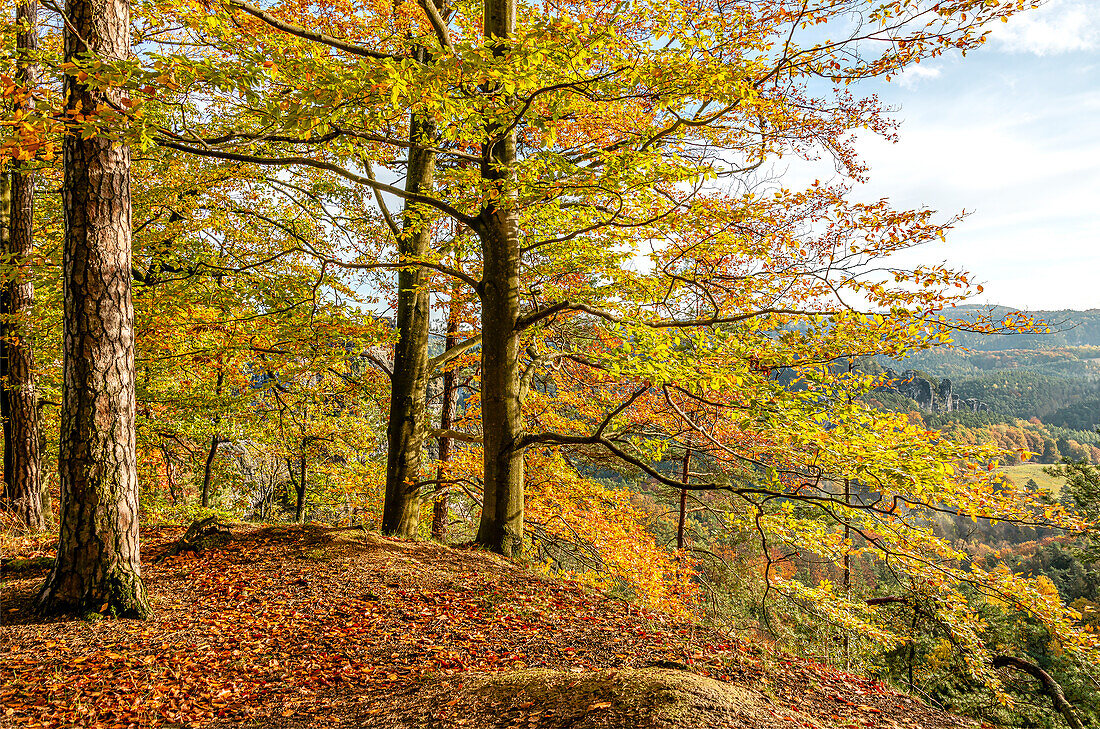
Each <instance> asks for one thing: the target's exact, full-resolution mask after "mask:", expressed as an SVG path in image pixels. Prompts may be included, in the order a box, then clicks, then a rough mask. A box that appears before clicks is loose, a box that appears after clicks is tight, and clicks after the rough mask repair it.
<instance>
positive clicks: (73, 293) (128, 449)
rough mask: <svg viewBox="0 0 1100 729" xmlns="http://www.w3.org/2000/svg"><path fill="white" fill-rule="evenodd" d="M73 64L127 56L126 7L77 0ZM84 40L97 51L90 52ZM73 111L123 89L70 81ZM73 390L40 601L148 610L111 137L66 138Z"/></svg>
mask: <svg viewBox="0 0 1100 729" xmlns="http://www.w3.org/2000/svg"><path fill="white" fill-rule="evenodd" d="M66 9H67V22H66V24H65V60H66V62H72V61H77V60H80V59H81V58H82V57H84V56H85V54H86V53H88V52H89V51H90V52H93V53H95V54H96V55H97V56H98V57H99V58H102V59H104V60H107V61H112V60H116V59H123V58H126V57H127V56H128V55H129V52H130V9H129V6H128V4H127V3H125V2H123V0H68V3H67V5H66ZM85 42H86V43H87V44H88V45H87V46H86V45H85ZM65 91H66V110H73V111H74V112H81V113H90V112H92V111H93V110H94V109H96V108H97V106H99V105H100V104H108V105H116V106H117V105H120V104H121V100H122V98H123V95H122V94H121V93H120V92H118V91H116V90H106V91H102V90H93V89H91V88H89V87H87V86H85V85H83V84H82V83H81V82H80V81H78V80H77V78H76V76H74V75H67V76H66V77H65ZM64 159H65V182H64V186H63V188H62V204H63V206H64V211H65V256H64V266H63V281H64V292H65V317H64V362H63V366H64V389H63V393H62V405H61V433H60V449H59V455H58V470H59V472H60V477H61V478H60V480H61V523H60V539H59V543H58V549H57V559H56V561H55V562H54V566H53V569H52V570H51V572H50V575H49V577H48V578H47V580H46V584H45V585H43V587H42V591H41V592H40V593H39V595H38V599H37V604H38V606H39V609H40V610H42V611H43V612H48V613H73V612H75V613H82V612H110V613H113V614H115V615H119V616H123V617H144V616H146V615H148V613H149V605H148V599H147V597H146V594H145V586H144V584H143V583H142V580H141V561H140V554H139V542H138V495H139V492H138V482H137V463H136V460H137V459H136V451H135V436H134V414H135V409H134V374H135V373H134V310H133V303H132V301H131V298H130V285H131V280H130V235H131V228H130V225H131V219H130V216H131V208H130V151H129V149H128V148H127V147H126V146H125V145H120V144H116V143H112V141H111V140H110V139H108V138H106V137H105V136H102V135H100V136H93V137H92V138H90V139H83V138H82V135H81V134H79V133H78V132H71V133H68V134H66V136H65V140H64Z"/></svg>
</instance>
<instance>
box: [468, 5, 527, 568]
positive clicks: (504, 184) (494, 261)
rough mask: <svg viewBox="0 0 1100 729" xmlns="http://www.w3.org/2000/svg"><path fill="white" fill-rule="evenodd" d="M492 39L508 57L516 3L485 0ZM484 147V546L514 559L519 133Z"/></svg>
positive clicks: (519, 486) (494, 131)
mask: <svg viewBox="0 0 1100 729" xmlns="http://www.w3.org/2000/svg"><path fill="white" fill-rule="evenodd" d="M484 12H485V17H484V32H485V38H486V39H487V40H488V41H489V42H490V43H493V44H494V45H495V46H496V52H497V53H498V54H503V53H505V52H506V50H505V45H506V43H507V42H508V40H509V39H510V38H511V37H512V36H513V35H514V34H515V28H516V3H515V0H485V5H484ZM487 131H488V134H487V140H488V141H486V143H485V144H483V145H482V153H481V158H482V159H481V176H482V179H484V180H486V181H487V182H488V183H489V184H490V185H493V186H496V187H497V188H498V189H499V191H500V194H499V196H498V197H496V198H494V199H491V200H490V201H489V203H488V204H486V205H485V207H484V208H482V210H481V212H480V213H479V214H478V221H477V222H478V228H479V230H478V235H479V237H480V239H481V251H482V261H483V271H484V273H483V277H482V283H481V292H480V293H481V333H482V334H481V336H482V341H481V416H482V430H483V437H484V451H485V456H484V458H485V460H484V464H485V477H484V478H485V495H484V503H483V505H482V510H481V522H480V524H479V525H478V530H477V543H478V544H479V545H481V546H483V547H485V548H487V549H489V550H492V551H494V552H499V553H500V554H504V555H507V556H518V555H519V554H520V553H521V552H522V550H523V485H524V484H523V479H524V472H523V471H524V464H523V451H522V449H521V448H519V447H517V445H518V443H519V439H520V437H521V436H522V434H523V413H522V410H521V408H520V366H519V333H518V332H517V331H516V324H517V322H518V321H519V263H520V250H519V214H518V211H517V208H516V194H515V190H514V189H513V186H512V184H511V182H512V179H513V175H514V167H515V163H516V133H515V130H514V129H500V128H497V127H495V126H493V127H490V128H489V129H488V130H487Z"/></svg>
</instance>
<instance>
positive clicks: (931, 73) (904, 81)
mask: <svg viewBox="0 0 1100 729" xmlns="http://www.w3.org/2000/svg"><path fill="white" fill-rule="evenodd" d="M939 75H940V68H939V66H929V65H927V64H925V65H923V66H916V65H914V66H907V67H906V69H905V70H904V71H902V72H901V73H900V74H898V75H897V76H895V77H894V78H893V79H892V80H893V82H894V83H896V84H898V85H899V86H903V87H905V88H907V89H911V88H913V87H914V86H916V85H917V84H919V83H920V82H921V81H924V80H926V79H932V78H939Z"/></svg>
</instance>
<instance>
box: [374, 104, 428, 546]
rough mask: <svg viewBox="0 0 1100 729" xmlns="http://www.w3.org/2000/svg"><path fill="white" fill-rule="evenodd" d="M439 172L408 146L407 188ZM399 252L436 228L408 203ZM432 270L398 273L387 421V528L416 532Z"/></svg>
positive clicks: (423, 137) (416, 133) (413, 249)
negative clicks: (430, 271) (395, 341)
mask: <svg viewBox="0 0 1100 729" xmlns="http://www.w3.org/2000/svg"><path fill="white" fill-rule="evenodd" d="M434 137H435V122H434V121H433V120H432V119H431V118H430V117H428V116H426V115H423V114H413V115H412V118H411V119H410V121H409V139H410V141H411V142H412V143H413V144H424V145H430V144H431V143H432V140H433V138H434ZM434 177H435V153H434V152H429V151H427V150H425V149H421V148H418V147H410V148H409V169H408V175H407V177H406V181H405V189H406V190H408V191H409V192H414V193H420V194H425V193H429V192H431V189H432V184H433V180H434ZM401 227H402V230H401V235H400V236H399V237H398V255H399V256H400V258H401V260H402V262H404V261H409V260H417V259H422V258H423V257H424V256H425V255H427V253H428V247H429V245H430V244H431V228H430V226H429V225H428V223H427V221H425V220H424V219H423V218H422V211H421V210H420V209H418V208H417V207H416V206H413V205H408V204H406V205H405V215H404V220H403V221H402V226H401ZM430 304H431V301H430V293H429V291H428V270H427V269H426V268H423V267H420V266H409V267H407V268H402V269H401V270H400V271H399V272H398V274H397V344H396V345H395V346H394V358H393V376H392V377H391V379H390V381H391V389H390V416H389V423H388V425H387V426H386V435H387V441H388V443H387V445H388V451H387V456H386V498H385V502H384V503H383V506H382V531H383V533H385V534H396V535H398V536H402V537H415V536H416V531H417V528H418V527H419V525H420V485H419V481H420V467H421V459H422V456H421V452H422V450H423V446H424V438H425V436H426V435H427V427H428V425H427V422H426V414H427V392H428V376H429V374H430V373H429V372H428V327H429V323H430V322H429V318H430V315H431V311H430Z"/></svg>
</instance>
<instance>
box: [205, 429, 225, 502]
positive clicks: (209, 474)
mask: <svg viewBox="0 0 1100 729" xmlns="http://www.w3.org/2000/svg"><path fill="white" fill-rule="evenodd" d="M221 444H222V439H221V436H220V435H219V434H218V433H214V435H212V436H210V448H209V449H208V450H207V451H206V463H205V464H204V466H203V469H202V508H204V509H208V508H210V483H211V481H212V480H213V475H214V459H215V458H217V456H218V446H220V445H221Z"/></svg>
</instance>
